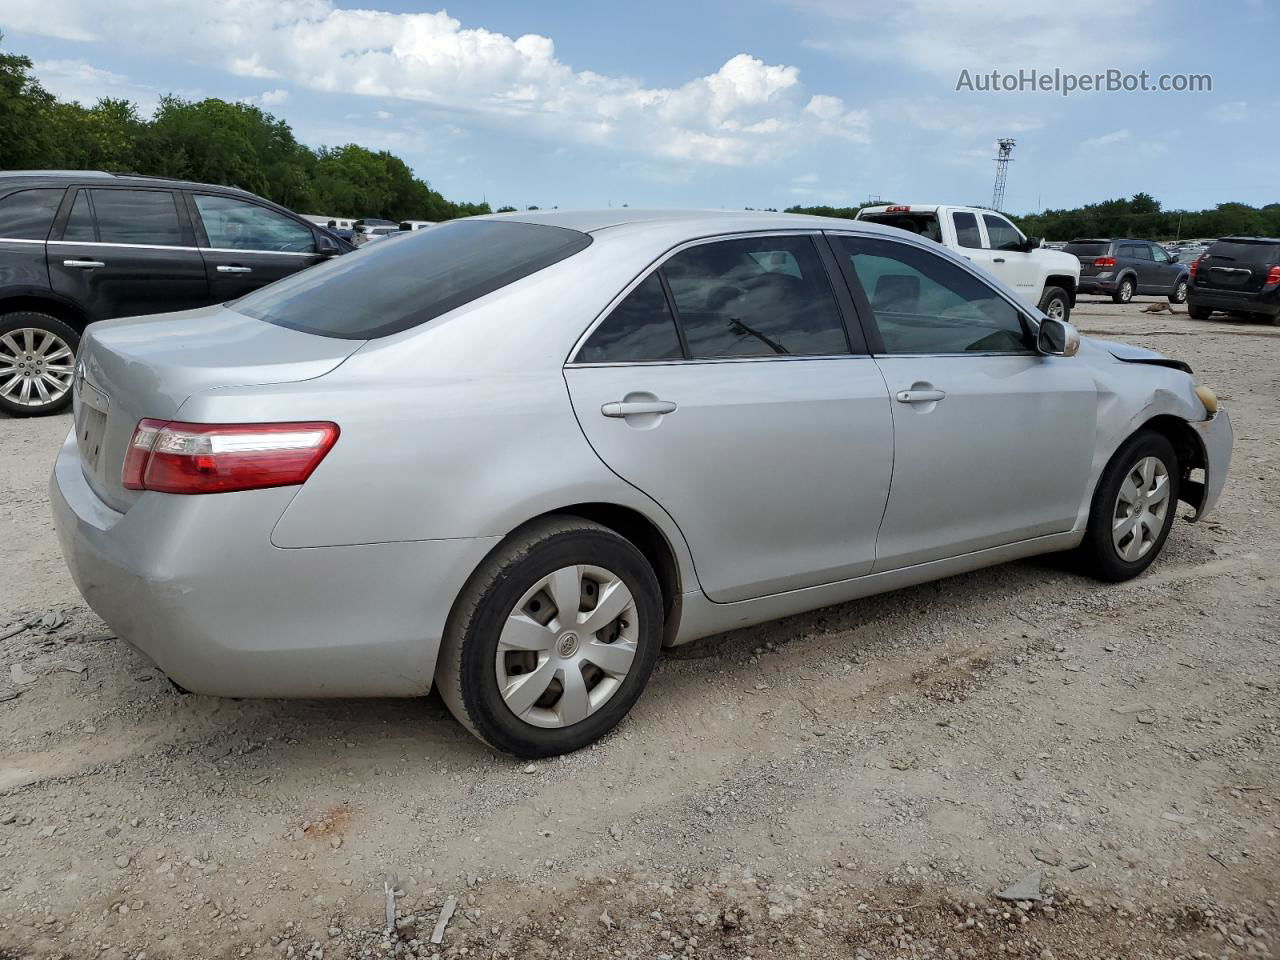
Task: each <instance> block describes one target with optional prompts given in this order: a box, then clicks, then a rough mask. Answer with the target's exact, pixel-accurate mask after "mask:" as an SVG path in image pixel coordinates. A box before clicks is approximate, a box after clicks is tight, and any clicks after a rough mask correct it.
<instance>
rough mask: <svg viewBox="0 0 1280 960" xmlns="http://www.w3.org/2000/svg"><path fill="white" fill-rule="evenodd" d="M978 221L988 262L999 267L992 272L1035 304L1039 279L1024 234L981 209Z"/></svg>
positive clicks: (1039, 290)
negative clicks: (989, 259)
mask: <svg viewBox="0 0 1280 960" xmlns="http://www.w3.org/2000/svg"><path fill="white" fill-rule="evenodd" d="M982 225H983V227H985V228H986V232H987V246H988V248H989V249H990V251H991V262H992V263H993V264H994V265H995V266H997V267H999V269H998V270H993V271H992V273H994V274H995V275H996V276H997V277H999V278H1000V279H1001V280H1003V281H1004V282H1005V283H1007V284H1008V285H1009V286H1011V287H1013V289H1014V290H1016V291H1017V292H1018V293H1019V294H1021V295H1022V297H1023V298H1024V299H1025V300H1026V301H1027V302H1028V303H1030V304H1032V305H1033V306H1036V305H1038V303H1039V300H1040V293H1041V288H1042V286H1043V282H1042V278H1041V276H1040V267H1039V266H1038V265H1037V263H1036V259H1035V257H1036V255H1035V251H1033V250H1028V249H1027V238H1026V237H1024V236H1023V235H1022V232H1021V231H1020V230H1019V229H1018V228H1017V227H1015V226H1014V225H1013V224H1012V223H1010V222H1009V221H1008V220H1006V219H1005V218H1004V217H1002V216H999V215H998V214H994V213H984V214H983V215H982Z"/></svg>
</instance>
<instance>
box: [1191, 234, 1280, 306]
mask: <svg viewBox="0 0 1280 960" xmlns="http://www.w3.org/2000/svg"><path fill="white" fill-rule="evenodd" d="M1215 310H1226V311H1227V312H1228V313H1231V314H1235V315H1237V316H1244V317H1250V318H1256V319H1260V320H1272V321H1274V320H1275V319H1276V318H1277V317H1280V240H1277V239H1275V238H1274V237H1223V238H1222V239H1221V240H1216V241H1214V242H1213V243H1212V244H1210V245H1209V249H1208V250H1206V251H1205V252H1204V254H1203V255H1202V256H1201V257H1199V258H1198V259H1197V260H1195V261H1194V262H1193V263H1192V264H1191V291H1190V294H1189V299H1188V303H1187V313H1189V314H1190V315H1191V318H1192V319H1193V320H1208V319H1209V315H1210V314H1211V313H1213V311H1215Z"/></svg>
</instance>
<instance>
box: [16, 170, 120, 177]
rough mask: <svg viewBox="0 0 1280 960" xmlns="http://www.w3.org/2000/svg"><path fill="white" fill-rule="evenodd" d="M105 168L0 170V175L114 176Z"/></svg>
mask: <svg viewBox="0 0 1280 960" xmlns="http://www.w3.org/2000/svg"><path fill="white" fill-rule="evenodd" d="M114 176H115V174H114V173H108V172H107V171H106V170H0V177H114Z"/></svg>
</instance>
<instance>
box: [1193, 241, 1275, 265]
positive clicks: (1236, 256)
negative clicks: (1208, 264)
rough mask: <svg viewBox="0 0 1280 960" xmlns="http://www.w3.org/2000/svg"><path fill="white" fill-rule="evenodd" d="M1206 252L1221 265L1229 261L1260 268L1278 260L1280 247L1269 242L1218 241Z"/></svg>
mask: <svg viewBox="0 0 1280 960" xmlns="http://www.w3.org/2000/svg"><path fill="white" fill-rule="evenodd" d="M1206 252H1207V254H1208V255H1209V256H1210V257H1213V258H1214V259H1215V260H1219V261H1221V262H1223V263H1226V262H1228V261H1231V262H1234V263H1248V264H1253V265H1255V266H1261V265H1263V264H1270V263H1275V262H1276V261H1277V260H1278V259H1280V245H1277V244H1275V243H1273V242H1271V241H1262V242H1261V243H1257V242H1254V243H1251V242H1250V241H1248V240H1219V241H1217V242H1215V243H1213V244H1211V245H1210V247H1209V249H1208V251H1206Z"/></svg>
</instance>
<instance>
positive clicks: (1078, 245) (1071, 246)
mask: <svg viewBox="0 0 1280 960" xmlns="http://www.w3.org/2000/svg"><path fill="white" fill-rule="evenodd" d="M1110 246H1111V242H1110V241H1109V240H1081V241H1078V242H1077V241H1072V242H1071V243H1068V244H1067V245H1066V246H1065V247H1063V248H1062V252H1063V253H1070V254H1072V255H1073V256H1077V257H1101V256H1104V255H1105V254H1106V252H1107V248H1108V247H1110Z"/></svg>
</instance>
